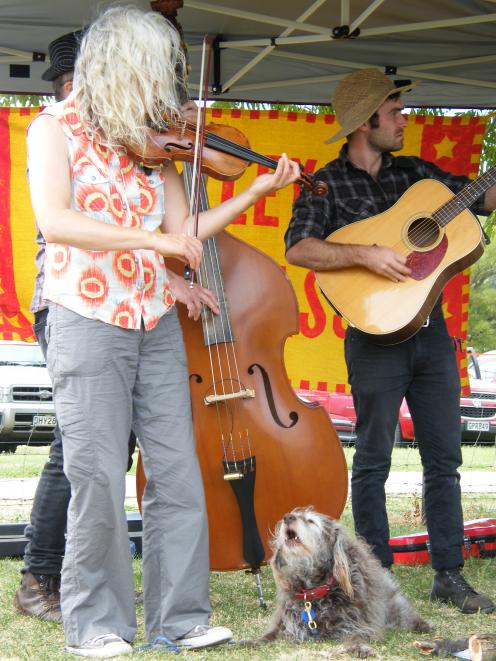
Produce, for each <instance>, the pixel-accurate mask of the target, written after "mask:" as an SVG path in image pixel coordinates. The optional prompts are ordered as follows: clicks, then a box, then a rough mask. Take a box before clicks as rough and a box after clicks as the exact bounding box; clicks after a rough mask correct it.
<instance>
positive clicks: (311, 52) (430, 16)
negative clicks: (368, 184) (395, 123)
mask: <svg viewBox="0 0 496 661" xmlns="http://www.w3.org/2000/svg"><path fill="white" fill-rule="evenodd" d="M105 4H107V3H105V2H102V1H101V0H77V1H75V2H72V1H69V2H68V1H67V0H21V1H19V0H15V1H14V0H0V90H1V91H3V92H19V93H50V92H51V87H50V83H45V82H44V81H42V80H41V73H42V72H43V71H44V70H45V69H46V68H47V66H48V58H47V59H46V60H45V61H44V62H43V61H37V60H39V59H40V58H41V57H42V56H43V54H45V53H47V45H48V43H49V42H50V41H51V40H52V39H54V38H56V37H58V36H59V35H60V34H62V33H64V32H68V31H70V30H73V29H77V28H80V27H82V26H83V25H85V24H86V23H88V22H89V21H91V20H92V18H94V16H95V15H96V12H97V11H98V9H99V8H101V7H102V6H105ZM135 4H138V5H140V6H141V7H143V8H149V5H150V3H149V2H147V1H145V0H135ZM178 19H179V21H180V22H181V24H182V26H183V29H184V31H185V35H186V39H187V42H188V46H189V52H190V59H191V63H192V66H193V71H192V75H191V83H192V93H193V95H195V90H197V89H198V75H199V70H200V56H201V52H200V51H201V43H202V40H203V36H204V34H206V33H208V34H209V35H210V36H212V37H217V43H218V45H219V48H218V50H217V54H218V64H219V67H220V74H219V75H218V76H217V79H214V76H213V74H212V76H211V85H213V84H215V85H216V87H217V93H218V96H217V98H219V99H223V100H229V99H242V100H256V101H268V102H301V103H329V100H330V96H331V93H332V89H333V87H334V86H335V84H336V82H337V81H338V80H339V79H340V78H342V77H343V76H345V75H346V74H348V73H350V72H351V71H353V70H356V69H357V68H362V67H367V66H377V67H380V68H381V69H384V68H385V67H389V68H390V70H391V71H392V72H393V73H395V74H396V78H400V79H414V80H420V81H421V82H422V84H421V85H419V86H417V87H416V88H415V89H414V90H412V92H410V93H409V94H408V96H407V97H406V99H405V100H406V102H407V104H408V105H411V106H445V107H471V108H477V107H480V108H496V80H495V75H494V71H495V63H496V39H495V37H496V0H407V1H403V2H401V1H399V0H214V1H212V2H210V1H205V2H203V1H202V0H184V7H183V8H182V9H180V10H179V12H178ZM343 26H348V33H353V32H354V31H355V30H358V33H356V35H357V36H355V37H353V38H346V37H341V38H340V37H339V35H340V34H343V33H346V28H343ZM336 37H337V38H336ZM16 65H17V66H16ZM19 65H20V66H19Z"/></svg>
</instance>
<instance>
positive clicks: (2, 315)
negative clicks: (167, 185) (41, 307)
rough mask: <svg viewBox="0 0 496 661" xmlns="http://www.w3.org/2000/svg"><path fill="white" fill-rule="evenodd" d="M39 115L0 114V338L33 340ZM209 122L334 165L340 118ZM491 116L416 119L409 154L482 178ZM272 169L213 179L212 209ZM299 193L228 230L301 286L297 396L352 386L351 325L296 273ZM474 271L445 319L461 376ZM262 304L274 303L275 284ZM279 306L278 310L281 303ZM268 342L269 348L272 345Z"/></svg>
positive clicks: (216, 114)
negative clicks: (32, 127) (347, 354)
mask: <svg viewBox="0 0 496 661" xmlns="http://www.w3.org/2000/svg"><path fill="white" fill-rule="evenodd" d="M37 112H38V109H37V108H31V109H24V108H23V109H17V108H4V109H0V246H1V261H0V339H26V340H29V339H32V330H31V326H30V324H31V321H32V317H31V315H30V313H29V303H30V299H31V295H32V291H33V282H34V277H35V267H34V255H35V252H36V247H35V243H34V238H35V224H34V219H33V215H32V211H31V207H30V203H29V192H28V187H27V179H26V148H25V130H26V127H27V125H28V123H29V121H30V120H31V118H32V117H33V116H34V114H36V113H37ZM208 112H209V119H210V120H211V121H214V122H217V123H221V124H229V125H232V126H235V127H236V128H238V129H239V130H241V131H242V132H243V133H245V135H246V136H247V137H248V139H249V141H250V146H251V148H252V149H253V150H254V151H256V152H259V153H261V154H264V155H265V156H268V157H270V158H274V159H277V158H278V157H279V155H280V154H281V153H282V152H286V153H287V154H288V156H289V157H290V158H292V159H294V160H297V161H299V162H300V163H301V164H302V165H303V166H304V169H305V171H307V172H314V171H315V170H317V169H318V168H320V167H322V166H323V165H324V164H325V163H327V162H328V161H329V160H331V159H333V158H335V157H336V156H337V153H338V151H339V148H340V146H341V143H338V144H332V145H325V144H324V140H325V139H326V138H328V137H329V136H330V135H331V134H333V133H334V132H335V131H336V127H335V124H334V123H335V117H334V115H314V114H309V113H294V112H278V111H240V110H219V109H211V110H209V111H208ZM485 128H486V118H484V117H463V118H460V117H426V116H413V115H410V116H409V119H408V127H407V129H406V132H405V146H404V149H403V153H405V154H411V155H418V156H421V157H422V158H425V159H428V160H430V161H433V162H434V163H436V164H437V165H439V166H440V167H442V168H444V169H446V170H449V171H451V172H453V173H455V174H467V175H469V176H471V177H475V176H476V174H477V171H478V167H479V158H480V152H481V145H482V138H483V135H484V131H485ZM263 171H266V170H265V168H263V167H262V166H257V165H251V166H250V167H249V168H248V169H247V171H246V172H245V174H244V175H243V176H242V177H241V179H239V180H238V181H235V182H219V181H215V180H213V179H210V180H209V184H208V193H209V198H210V204H211V205H212V206H213V205H216V204H218V203H219V202H221V201H222V200H225V199H227V198H228V197H230V196H232V195H233V194H236V193H238V192H240V191H241V190H243V189H244V188H245V187H246V186H247V185H248V184H249V182H250V181H252V180H253V178H254V177H255V176H256V175H257V174H259V173H261V172H263ZM297 195H298V187H297V186H296V185H295V186H293V187H292V188H288V189H286V190H283V191H279V192H278V193H277V194H276V195H270V196H268V197H266V198H264V199H262V200H259V201H258V202H257V204H255V206H254V207H252V208H251V209H249V210H248V211H246V213H244V214H243V215H242V216H240V217H239V218H238V219H237V220H236V221H235V222H234V223H233V224H231V226H230V231H231V232H232V233H233V234H234V235H236V236H237V237H238V238H240V239H242V240H244V241H246V242H248V243H250V244H252V245H254V246H256V247H257V248H259V249H260V250H263V251H264V252H265V253H267V254H268V255H270V256H271V257H272V258H273V259H274V260H275V261H276V262H277V263H278V264H280V265H281V267H282V268H284V269H285V270H286V272H287V274H288V276H289V278H290V280H291V282H292V283H293V286H294V288H295V291H296V295H297V298H298V303H299V307H300V333H299V334H298V335H297V336H294V337H291V338H289V340H288V341H287V344H286V351H285V360H286V368H287V370H288V374H289V376H290V379H291V382H292V384H293V386H294V387H295V388H311V389H321V390H340V391H343V390H345V389H347V388H348V386H347V376H346V366H345V364H344V358H343V337H344V330H345V324H344V322H343V321H342V319H340V318H339V317H338V316H337V315H336V314H335V313H334V311H333V310H332V309H331V308H330V307H329V305H328V304H327V303H326V301H325V300H324V298H323V296H322V295H321V293H320V291H319V289H318V287H317V286H316V284H315V277H314V274H313V273H312V272H311V271H307V270H306V269H302V268H298V267H295V266H291V265H288V264H287V263H286V261H285V259H284V241H283V237H284V232H285V231H286V228H287V225H288V222H289V219H290V217H291V207H292V203H293V201H294V199H295V198H296V196H297ZM468 289H469V277H468V273H462V274H460V275H458V276H456V277H455V278H453V279H452V280H451V282H450V283H449V284H448V285H447V287H446V290H445V303H444V307H445V314H446V316H447V319H448V324H449V329H450V333H451V335H452V336H453V338H454V341H455V342H456V344H457V348H458V356H459V364H460V371H461V374H462V377H466V358H465V355H464V351H463V350H464V348H465V338H466V330H467V313H468ZM260 295H261V296H270V283H267V289H266V291H265V292H260ZM274 305H275V306H277V305H278V302H277V301H276V300H275V301H274ZM268 341H269V340H268Z"/></svg>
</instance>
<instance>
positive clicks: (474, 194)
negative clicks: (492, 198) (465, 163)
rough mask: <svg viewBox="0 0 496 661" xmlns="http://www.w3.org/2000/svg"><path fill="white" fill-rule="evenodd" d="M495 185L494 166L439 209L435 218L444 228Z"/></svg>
mask: <svg viewBox="0 0 496 661" xmlns="http://www.w3.org/2000/svg"><path fill="white" fill-rule="evenodd" d="M495 183H496V165H493V167H492V168H489V170H488V171H487V172H484V174H483V175H481V176H480V177H478V178H477V179H475V181H472V182H470V184H468V185H467V186H465V188H463V189H462V190H461V191H460V192H459V193H458V194H457V195H455V196H454V197H452V198H451V199H450V200H448V202H446V203H445V204H443V206H442V207H439V209H438V210H437V211H436V212H435V213H434V214H433V217H434V218H435V220H436V221H437V222H438V223H439V225H441V227H444V226H445V225H447V224H448V223H449V222H450V220H453V218H455V217H456V216H458V214H459V213H461V212H462V211H463V210H464V209H466V208H467V207H469V206H471V205H472V204H473V203H474V202H475V201H476V200H477V199H479V197H481V196H482V195H483V194H484V193H485V192H486V191H487V189H488V188H491V186H492V185H493V184H495Z"/></svg>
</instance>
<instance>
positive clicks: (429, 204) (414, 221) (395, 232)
mask: <svg viewBox="0 0 496 661" xmlns="http://www.w3.org/2000/svg"><path fill="white" fill-rule="evenodd" d="M494 183H496V166H493V167H492V168H491V169H489V170H488V171H487V172H485V173H484V174H483V175H482V176H481V177H479V178H478V179H476V180H475V181H472V182H471V183H469V184H468V185H467V186H465V188H463V189H462V190H461V191H460V192H459V193H458V194H457V195H454V194H453V193H452V192H451V191H450V190H449V189H448V188H447V187H446V186H445V185H444V184H442V183H440V182H439V181H435V180H430V179H422V180H421V181H418V182H417V183H415V184H413V186H411V187H410V188H409V189H408V190H407V191H406V192H405V193H404V194H403V195H402V196H401V197H400V199H399V200H398V201H397V202H396V203H395V204H394V205H393V206H392V207H391V208H390V209H388V210H387V211H385V212H384V213H381V214H378V215H377V216H372V217H371V218H366V219H364V220H359V221H357V222H355V223H351V224H350V225H346V226H345V227H341V228H339V229H338V230H336V231H335V232H332V233H331V234H330V235H329V236H328V237H327V239H326V240H327V241H330V242H331V243H343V244H362V245H379V246H387V247H389V248H391V249H393V250H395V251H396V252H399V253H401V254H403V255H405V256H406V257H407V265H408V267H409V268H410V269H411V270H412V274H411V276H409V277H408V278H407V280H406V281H405V282H392V281H391V280H388V279H387V278H385V277H383V276H380V275H377V274H375V273H372V272H371V271H369V270H368V269H366V268H364V267H361V266H353V267H349V268H344V269H338V270H334V271H320V272H318V273H316V274H315V275H316V278H317V282H318V284H319V287H320V289H321V290H322V293H323V294H324V296H325V297H326V298H327V300H328V301H329V302H330V303H331V305H332V306H333V307H334V309H335V310H336V311H337V312H338V313H339V314H341V315H342V316H343V317H344V318H345V319H346V321H347V322H348V323H349V324H351V325H352V326H354V327H356V328H358V329H359V330H361V331H363V332H364V333H367V334H369V335H371V336H373V338H374V342H376V343H378V344H395V343H398V342H402V341H403V340H406V339H408V338H409V337H411V336H412V335H414V334H415V333H416V332H417V331H418V330H419V329H420V328H421V327H422V325H423V324H424V323H425V321H426V319H427V317H428V315H429V314H430V312H431V310H432V308H433V306H434V304H435V302H436V300H437V298H438V297H439V295H440V294H441V291H442V289H443V287H444V285H445V284H446V283H447V282H448V280H449V279H450V278H452V277H453V276H454V275H455V274H456V273H458V272H459V271H462V270H463V269H464V268H466V267H467V266H470V265H471V264H473V263H474V262H475V261H476V260H477V259H478V258H479V257H480V256H481V255H482V253H483V252H484V242H483V235H482V230H481V227H480V224H479V221H478V220H477V218H476V217H475V216H474V215H473V214H472V213H471V212H470V211H468V210H467V207H469V206H470V205H471V204H473V203H474V202H475V200H477V199H478V198H479V197H480V196H481V195H482V194H483V193H484V192H485V191H486V190H487V189H488V188H490V186H492V185H493V184H494Z"/></svg>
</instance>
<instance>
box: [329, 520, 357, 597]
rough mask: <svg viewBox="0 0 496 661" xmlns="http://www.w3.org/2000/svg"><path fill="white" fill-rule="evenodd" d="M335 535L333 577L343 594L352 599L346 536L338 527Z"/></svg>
mask: <svg viewBox="0 0 496 661" xmlns="http://www.w3.org/2000/svg"><path fill="white" fill-rule="evenodd" d="M335 535H336V539H335V542H334V567H333V575H334V578H335V579H336V580H337V582H338V583H339V586H340V587H341V589H342V590H343V592H344V593H345V594H346V595H347V596H348V597H349V598H350V599H353V595H354V592H353V586H352V584H351V573H350V570H351V568H350V562H349V554H348V549H349V542H348V539H347V537H346V534H345V533H344V532H343V531H342V530H341V528H340V527H336V530H335Z"/></svg>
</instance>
